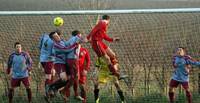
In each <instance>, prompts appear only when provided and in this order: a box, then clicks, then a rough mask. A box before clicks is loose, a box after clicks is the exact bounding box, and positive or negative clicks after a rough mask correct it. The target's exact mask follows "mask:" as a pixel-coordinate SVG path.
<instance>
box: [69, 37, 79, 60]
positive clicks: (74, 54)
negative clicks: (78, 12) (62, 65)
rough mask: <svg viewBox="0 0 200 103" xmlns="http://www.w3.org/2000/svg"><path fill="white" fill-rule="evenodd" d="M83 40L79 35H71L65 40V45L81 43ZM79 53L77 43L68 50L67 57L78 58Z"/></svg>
mask: <svg viewBox="0 0 200 103" xmlns="http://www.w3.org/2000/svg"><path fill="white" fill-rule="evenodd" d="M81 42H83V38H81V36H80V35H76V36H72V37H71V38H70V39H69V40H68V41H67V42H66V46H72V45H74V44H76V43H81ZM79 53H80V46H79V45H77V46H76V47H75V48H74V50H73V51H71V52H69V53H68V54H67V59H78V58H79Z"/></svg>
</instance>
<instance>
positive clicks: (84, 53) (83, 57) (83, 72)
mask: <svg viewBox="0 0 200 103" xmlns="http://www.w3.org/2000/svg"><path fill="white" fill-rule="evenodd" d="M89 69H90V54H89V52H88V50H87V49H86V48H83V47H81V48H80V53H79V87H80V90H81V98H82V100H83V103H86V79H87V72H88V71H89ZM77 88H78V83H77V82H74V92H75V97H78V90H77ZM81 98H80V100H81Z"/></svg>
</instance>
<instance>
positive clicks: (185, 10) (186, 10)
mask: <svg viewBox="0 0 200 103" xmlns="http://www.w3.org/2000/svg"><path fill="white" fill-rule="evenodd" d="M192 12H200V8H168V9H128V10H73V11H0V15H84V14H87V15H92V14H128V13H136V14H137V13H138V14H142V13H192Z"/></svg>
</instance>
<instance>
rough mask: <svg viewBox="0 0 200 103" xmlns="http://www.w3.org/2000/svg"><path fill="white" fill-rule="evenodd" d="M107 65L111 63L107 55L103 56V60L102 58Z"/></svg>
mask: <svg viewBox="0 0 200 103" xmlns="http://www.w3.org/2000/svg"><path fill="white" fill-rule="evenodd" d="M103 59H104V60H105V61H106V62H107V63H111V61H110V57H109V56H108V55H104V58H103Z"/></svg>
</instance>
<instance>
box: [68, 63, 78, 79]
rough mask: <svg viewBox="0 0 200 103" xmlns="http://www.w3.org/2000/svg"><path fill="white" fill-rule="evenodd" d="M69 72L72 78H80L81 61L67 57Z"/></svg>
mask: <svg viewBox="0 0 200 103" xmlns="http://www.w3.org/2000/svg"><path fill="white" fill-rule="evenodd" d="M67 63H68V66H69V73H70V76H71V78H72V79H76V80H78V79H79V76H78V73H79V61H78V60H77V59H67Z"/></svg>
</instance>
